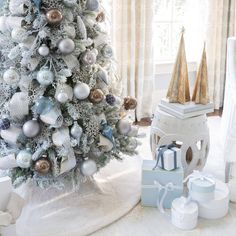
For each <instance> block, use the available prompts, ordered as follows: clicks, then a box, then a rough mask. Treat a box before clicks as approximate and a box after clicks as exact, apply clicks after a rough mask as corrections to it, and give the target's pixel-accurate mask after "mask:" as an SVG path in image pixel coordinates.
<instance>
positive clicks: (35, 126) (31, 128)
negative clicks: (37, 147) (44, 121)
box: [23, 120, 40, 138]
mask: <svg viewBox="0 0 236 236" xmlns="http://www.w3.org/2000/svg"><path fill="white" fill-rule="evenodd" d="M23 133H24V135H25V136H26V137H27V138H34V137H36V136H37V135H38V134H39V133H40V125H39V123H38V122H37V120H29V121H27V122H26V123H25V124H24V125H23Z"/></svg>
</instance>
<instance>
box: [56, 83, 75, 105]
mask: <svg viewBox="0 0 236 236" xmlns="http://www.w3.org/2000/svg"><path fill="white" fill-rule="evenodd" d="M55 98H56V99H57V101H58V102H60V103H66V102H68V101H71V100H72V98H73V89H72V88H71V87H70V86H69V85H67V84H60V85H58V86H57V89H56V94H55Z"/></svg>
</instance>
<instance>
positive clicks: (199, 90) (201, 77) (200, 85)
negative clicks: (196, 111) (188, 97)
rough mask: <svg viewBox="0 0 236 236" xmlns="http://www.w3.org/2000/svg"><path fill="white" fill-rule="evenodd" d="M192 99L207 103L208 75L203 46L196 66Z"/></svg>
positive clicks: (198, 102)
mask: <svg viewBox="0 0 236 236" xmlns="http://www.w3.org/2000/svg"><path fill="white" fill-rule="evenodd" d="M192 101H194V102H195V103H196V104H204V105H206V104H208V103H209V102H210V99H209V91H208V75H207V61H206V50H205V46H204V49H203V52H202V60H201V64H200V66H199V68H198V72H197V79H196V81H195V86H194V89H193V96H192Z"/></svg>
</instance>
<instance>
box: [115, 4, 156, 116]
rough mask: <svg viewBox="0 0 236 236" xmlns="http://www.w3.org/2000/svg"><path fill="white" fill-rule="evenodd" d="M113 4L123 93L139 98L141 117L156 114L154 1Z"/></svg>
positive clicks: (116, 47)
mask: <svg viewBox="0 0 236 236" xmlns="http://www.w3.org/2000/svg"><path fill="white" fill-rule="evenodd" d="M112 4H113V6H112V11H113V14H112V16H113V17H112V18H113V19H112V31H113V32H112V41H113V45H114V48H115V52H116V59H117V63H118V74H119V76H120V77H121V83H122V89H123V95H124V96H126V95H129V96H133V97H136V98H137V100H138V107H137V111H136V118H137V119H138V120H140V119H141V118H143V117H150V116H151V114H152V96H153V81H154V79H153V78H154V77H153V76H154V60H153V48H152V46H153V44H152V39H153V37H152V36H153V32H152V29H153V27H152V26H153V11H154V9H153V0H148V1H147V0H113V1H112Z"/></svg>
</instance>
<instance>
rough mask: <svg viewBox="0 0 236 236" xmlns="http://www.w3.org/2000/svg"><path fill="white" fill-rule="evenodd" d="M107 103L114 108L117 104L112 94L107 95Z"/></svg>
mask: <svg viewBox="0 0 236 236" xmlns="http://www.w3.org/2000/svg"><path fill="white" fill-rule="evenodd" d="M106 102H107V103H108V104H109V105H111V106H114V105H115V102H116V98H115V97H114V96H113V95H112V94H107V95H106Z"/></svg>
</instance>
